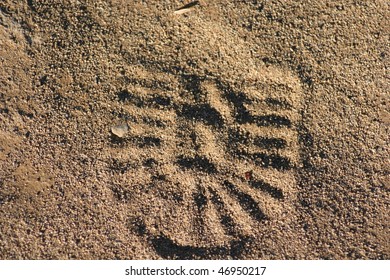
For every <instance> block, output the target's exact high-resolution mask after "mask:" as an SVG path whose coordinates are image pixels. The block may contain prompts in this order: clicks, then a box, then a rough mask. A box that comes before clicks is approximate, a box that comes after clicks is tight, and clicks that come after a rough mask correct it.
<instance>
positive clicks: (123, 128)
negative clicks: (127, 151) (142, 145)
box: [111, 123, 129, 138]
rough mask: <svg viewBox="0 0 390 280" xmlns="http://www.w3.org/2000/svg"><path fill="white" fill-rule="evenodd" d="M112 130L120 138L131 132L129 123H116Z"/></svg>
mask: <svg viewBox="0 0 390 280" xmlns="http://www.w3.org/2000/svg"><path fill="white" fill-rule="evenodd" d="M111 132H112V134H114V135H115V136H117V137H119V138H123V137H125V136H126V134H127V133H128V132H129V126H128V125H127V123H122V124H118V125H114V126H112V127H111Z"/></svg>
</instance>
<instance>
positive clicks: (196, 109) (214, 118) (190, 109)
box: [177, 104, 223, 127]
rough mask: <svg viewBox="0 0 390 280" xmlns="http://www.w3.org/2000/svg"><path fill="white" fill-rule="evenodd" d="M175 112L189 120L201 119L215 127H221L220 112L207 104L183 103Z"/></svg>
mask: <svg viewBox="0 0 390 280" xmlns="http://www.w3.org/2000/svg"><path fill="white" fill-rule="evenodd" d="M177 114H178V115H179V116H182V117H185V118H187V119H189V120H195V121H201V122H203V123H205V124H207V125H212V126H215V127H221V126H222V125H223V119H222V116H221V114H220V113H219V112H218V111H217V110H216V109H214V108H212V107H211V106H210V105H209V104H196V105H189V104H184V105H183V107H182V108H181V110H180V111H178V112H177Z"/></svg>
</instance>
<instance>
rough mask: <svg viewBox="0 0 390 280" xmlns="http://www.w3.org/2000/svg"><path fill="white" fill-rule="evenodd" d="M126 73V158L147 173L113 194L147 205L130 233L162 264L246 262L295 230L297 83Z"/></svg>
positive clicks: (283, 78) (290, 78)
mask: <svg viewBox="0 0 390 280" xmlns="http://www.w3.org/2000/svg"><path fill="white" fill-rule="evenodd" d="M221 32H224V31H221ZM129 68H130V69H131V71H129V73H127V81H128V84H127V86H126V88H125V89H124V90H122V91H120V92H119V93H118V100H119V102H120V103H121V106H122V108H123V111H124V112H125V113H124V115H126V117H127V120H128V121H129V122H130V127H132V129H131V135H129V137H128V140H127V141H128V143H129V145H126V146H125V147H124V149H125V151H126V149H127V152H128V153H136V154H137V155H140V156H139V158H138V160H139V161H140V162H142V163H143V166H139V168H138V169H137V171H136V172H133V173H132V175H129V176H128V177H127V179H126V180H127V182H131V183H128V184H127V185H126V186H123V185H122V186H121V185H118V184H117V185H116V186H115V187H113V192H114V195H115V196H116V197H117V198H118V200H120V201H122V202H124V203H135V202H134V199H131V197H133V195H132V193H133V192H134V190H135V189H137V191H139V193H141V194H140V195H142V196H143V198H145V197H147V198H148V199H149V201H150V204H149V205H140V211H139V214H137V215H135V217H134V215H132V216H133V218H132V220H131V226H132V227H133V229H136V230H137V232H138V233H139V235H140V236H141V237H142V238H144V240H145V242H149V243H150V244H152V246H153V248H154V250H155V251H156V253H157V254H159V255H160V256H161V257H163V258H175V259H177V258H178V259H186V258H202V257H205V256H207V257H210V256H216V257H232V258H239V257H241V256H242V255H243V254H244V253H245V251H246V250H247V249H248V248H249V247H251V244H253V242H255V240H256V238H258V237H259V236H262V234H263V233H265V232H268V233H269V232H270V229H272V225H273V223H278V222H280V223H284V224H287V225H289V224H294V220H295V216H296V215H295V207H294V201H295V199H296V193H297V182H296V169H297V167H299V166H300V156H299V150H300V148H299V142H298V129H297V127H298V125H299V123H300V119H301V115H300V107H301V100H302V95H303V92H302V88H301V84H300V81H299V79H298V78H297V77H296V76H295V75H294V74H292V73H291V72H290V71H287V70H282V69H279V68H277V67H272V66H270V67H263V68H258V69H252V70H251V71H250V73H251V74H250V77H248V78H247V79H246V78H245V77H244V79H243V81H244V82H242V83H238V84H237V83H234V82H232V81H231V80H228V79H225V78H223V76H220V75H212V74H211V75H210V74H208V75H203V74H199V73H185V72H181V73H178V72H177V71H176V69H165V70H164V71H161V70H156V68H153V67H152V66H151V67H149V66H131V67H129ZM210 72H212V71H210ZM239 74H240V73H239ZM230 78H231V77H230ZM131 122H133V125H132V124H131ZM134 147H136V148H134ZM113 165H115V166H114V167H115V168H114V169H117V170H120V169H121V167H122V171H121V172H120V173H121V176H123V173H125V172H127V170H130V167H129V168H126V164H125V163H123V162H122V163H118V162H114V163H113ZM132 168H133V167H132ZM134 174H136V175H134ZM137 178H141V179H139V180H138V179H137ZM137 180H138V181H137ZM143 201H144V200H143ZM288 236H290V237H289V238H291V239H294V238H295V237H294V233H291V234H288ZM275 238H276V239H277V237H275ZM278 238H279V239H282V238H284V237H283V236H279V237H278Z"/></svg>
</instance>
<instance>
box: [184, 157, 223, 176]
mask: <svg viewBox="0 0 390 280" xmlns="http://www.w3.org/2000/svg"><path fill="white" fill-rule="evenodd" d="M176 163H177V164H178V165H180V166H181V167H183V168H185V169H197V170H200V171H204V172H207V173H216V172H217V169H216V167H215V165H214V164H213V163H211V162H210V161H209V160H208V159H207V158H205V157H200V156H199V155H196V156H195V157H185V156H179V157H178V159H177V161H176Z"/></svg>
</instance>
